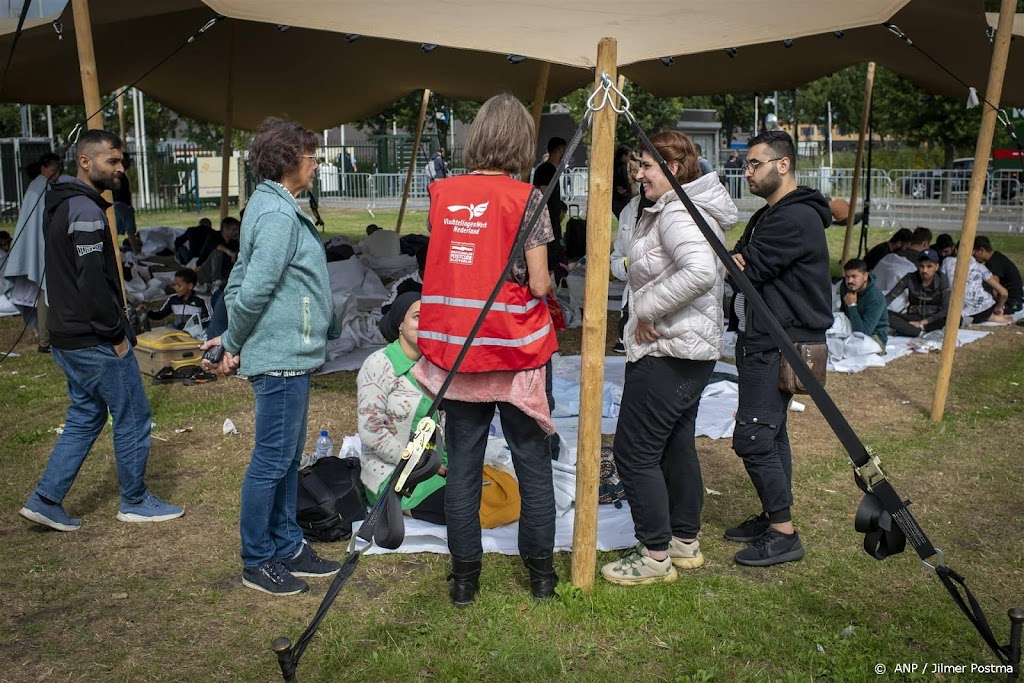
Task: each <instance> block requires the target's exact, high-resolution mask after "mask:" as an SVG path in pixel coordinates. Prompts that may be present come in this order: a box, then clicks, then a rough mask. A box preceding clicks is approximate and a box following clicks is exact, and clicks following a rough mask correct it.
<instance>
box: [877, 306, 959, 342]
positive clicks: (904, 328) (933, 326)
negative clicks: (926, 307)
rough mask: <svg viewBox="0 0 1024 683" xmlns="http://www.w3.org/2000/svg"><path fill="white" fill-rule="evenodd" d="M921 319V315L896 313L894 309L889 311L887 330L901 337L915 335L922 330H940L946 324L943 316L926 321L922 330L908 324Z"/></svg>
mask: <svg viewBox="0 0 1024 683" xmlns="http://www.w3.org/2000/svg"><path fill="white" fill-rule="evenodd" d="M921 319H922V318H921V316H920V315H919V314H917V313H896V312H895V311H889V331H890V332H892V333H895V334H898V335H900V336H901V337H917V336H919V335H920V334H921V332H922V331H923V332H932V331H934V330H941V329H942V328H943V327H945V326H946V318H945V317H942V318H939V319H938V320H935V321H933V322H930V323H928V324H927V325H925V326H924V330H922V329H921V328H920V327H914V326H913V325H911V324H910V322H911V321H914V322H919V321H920V320H921Z"/></svg>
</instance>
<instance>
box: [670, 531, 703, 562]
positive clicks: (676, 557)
mask: <svg viewBox="0 0 1024 683" xmlns="http://www.w3.org/2000/svg"><path fill="white" fill-rule="evenodd" d="M668 557H669V559H670V560H672V566H673V567H675V568H676V569H696V568H697V567H700V566H702V565H703V564H704V555H703V553H701V551H700V541H697V540H694V541H691V542H690V543H687V542H685V541H681V540H679V539H678V538H676V537H675V536H673V537H672V540H671V541H669V543H668Z"/></svg>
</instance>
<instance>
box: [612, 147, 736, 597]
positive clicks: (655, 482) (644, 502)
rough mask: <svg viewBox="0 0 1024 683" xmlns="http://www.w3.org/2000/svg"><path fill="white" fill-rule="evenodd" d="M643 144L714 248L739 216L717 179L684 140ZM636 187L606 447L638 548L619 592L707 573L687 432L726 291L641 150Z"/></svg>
mask: <svg viewBox="0 0 1024 683" xmlns="http://www.w3.org/2000/svg"><path fill="white" fill-rule="evenodd" d="M651 142H652V143H654V146H655V147H656V148H657V150H658V152H659V153H660V154H661V155H662V156H663V157H664V158H665V160H666V161H667V162H668V165H669V168H670V169H671V171H672V172H673V174H674V175H675V177H676V178H677V179H678V180H679V182H680V183H681V184H682V186H683V189H684V190H686V193H687V194H688V195H689V196H690V199H692V200H693V203H694V204H695V205H696V206H697V208H698V209H699V210H700V212H701V214H702V215H703V217H704V219H705V220H706V221H707V222H708V224H709V225H710V226H711V228H712V230H714V232H715V237H716V238H717V239H718V240H719V241H722V240H723V238H724V231H725V230H728V229H729V228H731V227H732V226H733V225H735V223H736V219H737V216H738V214H737V211H736V205H735V204H733V201H732V199H731V198H730V196H729V192H728V190H727V189H726V188H725V187H724V186H723V185H722V184H721V182H720V181H719V179H718V176H717V174H714V173H709V174H707V175H700V167H699V165H698V163H697V159H698V155H697V150H696V148H695V146H694V144H693V142H692V141H691V140H690V138H688V137H687V136H686V135H683V134H682V133H679V132H677V131H668V132H663V133H658V134H657V135H654V136H652V137H651ZM637 180H639V181H640V182H641V183H643V186H644V191H645V194H646V196H648V197H651V198H656V201H655V203H654V206H651V207H649V208H647V209H644V211H643V215H642V216H641V218H640V221H639V223H638V224H637V226H636V230H635V232H634V234H633V241H632V244H631V245H630V249H629V269H628V275H629V289H630V297H631V301H630V307H631V315H630V319H629V321H628V322H627V324H626V329H625V333H624V335H623V337H624V340H625V343H626V358H627V361H628V363H627V365H626V384H625V387H624V389H623V392H622V404H621V407H620V411H619V422H618V428H617V429H616V431H615V443H614V447H613V448H614V452H615V462H616V465H617V467H618V470H619V475H620V476H621V478H622V483H623V485H624V487H625V489H626V497H627V499H628V500H629V504H630V510H631V512H632V515H633V524H634V527H635V530H636V537H637V540H638V541H639V543H638V545H637V546H636V548H635V549H634V550H633V551H632V552H630V553H627V554H625V555H624V556H623V557H622V558H620V559H619V560H617V561H615V562H612V563H610V564H607V565H605V566H604V567H603V568H602V570H601V573H602V575H603V576H604V577H605V578H606V579H608V580H609V581H611V582H612V583H617V584H620V585H636V584H644V583H653V582H656V581H674V580H675V579H676V576H677V574H676V569H675V568H676V567H678V568H680V569H695V568H697V567H699V566H701V565H702V564H703V563H704V557H703V555H702V554H701V552H700V544H699V542H698V541H697V534H698V532H699V531H700V515H701V509H702V507H703V504H704V483H703V480H702V479H701V472H700V463H699V461H698V460H697V447H696V443H695V440H694V439H695V437H694V432H695V423H696V418H697V407H698V405H699V403H700V396H701V393H702V392H703V391H704V387H705V386H707V383H708V380H710V379H711V373H712V371H713V370H714V367H715V361H716V360H717V359H718V358H719V357H720V356H721V352H722V327H723V325H722V296H723V293H724V288H725V267H724V266H723V265H722V263H721V262H720V261H719V259H718V257H717V256H716V255H715V253H714V251H712V249H711V246H710V245H709V244H708V242H707V240H706V239H705V238H704V235H703V233H701V232H700V229H699V228H698V227H697V224H696V223H695V222H694V220H693V218H692V217H691V216H690V215H689V213H687V211H686V208H685V207H684V206H683V203H682V201H680V199H679V197H678V196H677V195H676V193H675V191H674V190H673V189H672V186H671V184H670V183H669V180H668V179H667V178H666V177H665V175H664V174H663V173H662V172H661V169H660V168H659V167H658V165H657V163H656V162H655V161H654V159H653V158H652V157H651V156H650V155H649V154H648V153H647V152H644V153H643V155H642V157H641V167H640V171H639V172H638V173H637Z"/></svg>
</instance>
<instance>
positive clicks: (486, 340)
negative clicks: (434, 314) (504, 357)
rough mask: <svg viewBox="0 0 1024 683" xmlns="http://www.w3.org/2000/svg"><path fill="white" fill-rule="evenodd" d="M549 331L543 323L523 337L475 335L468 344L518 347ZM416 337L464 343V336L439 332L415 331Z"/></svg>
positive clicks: (446, 342) (450, 342) (541, 336)
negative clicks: (539, 327) (501, 337)
mask: <svg viewBox="0 0 1024 683" xmlns="http://www.w3.org/2000/svg"><path fill="white" fill-rule="evenodd" d="M550 333H551V325H550V324H549V325H545V326H544V327H543V328H542V329H540V330H537V331H536V332H534V333H533V334H528V335H526V336H525V337H520V338H519V339H496V338H494V337H477V338H476V339H474V340H473V343H472V344H470V346H507V347H510V348H511V347H518V346H526V345H528V344H532V343H533V342H535V341H537V340H539V339H543V338H544V337H546V336H547V335H548V334H550ZM416 336H417V338H419V339H433V340H434V341H439V342H444V343H445V344H456V345H458V346H462V345H463V344H465V343H466V337H457V336H455V335H452V334H443V333H441V332H417V334H416Z"/></svg>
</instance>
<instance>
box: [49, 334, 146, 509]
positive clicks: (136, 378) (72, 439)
mask: <svg viewBox="0 0 1024 683" xmlns="http://www.w3.org/2000/svg"><path fill="white" fill-rule="evenodd" d="M52 351H53V360H54V361H56V362H57V365H58V366H60V368H61V370H63V371H64V374H65V375H67V378H68V398H70V399H71V405H70V406H69V407H68V414H67V417H65V418H64V433H63V434H61V435H60V438H59V439H57V445H56V446H54V447H53V452H52V453H51V454H50V460H49V462H48V463H47V464H46V471H45V472H44V473H43V478H42V479H41V480H40V482H39V485H38V486H37V487H36V493H38V494H39V495H40V496H42V497H44V498H48V499H49V500H52V501H53V502H55V503H60V502H61V501H63V500H64V497H65V496H66V495H67V493H68V491H69V490H70V489H71V485H72V484H73V483H75V477H77V476H78V471H79V470H80V469H81V468H82V463H84V462H85V457H86V456H87V455H88V454H89V450H90V449H91V448H92V445H93V444H94V443H95V442H96V438H97V437H98V436H99V435H100V432H101V431H103V425H105V424H106V422H107V413H108V412H109V414H110V415H112V416H113V418H114V461H115V462H116V463H117V479H118V481H119V482H120V484H121V498H122V500H124V501H125V502H127V503H138V502H139V501H141V500H142V497H143V495H144V494H145V493H146V483H145V481H144V477H145V474H146V461H147V460H148V459H149V443H150V440H149V431H150V427H151V426H152V421H151V413H150V410H149V399H147V398H146V392H145V391H144V390H143V388H142V375H141V374H140V373H139V364H138V363H137V362H136V360H135V354H134V353H132V352H131V351H129V352H128V355H126V356H125V357H124V358H118V357H117V354H116V353H115V352H114V347H113V345H111V344H100V345H99V346H92V347H89V348H87V349H75V350H67V349H59V348H57V347H56V346H54V347H53V348H52Z"/></svg>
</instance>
